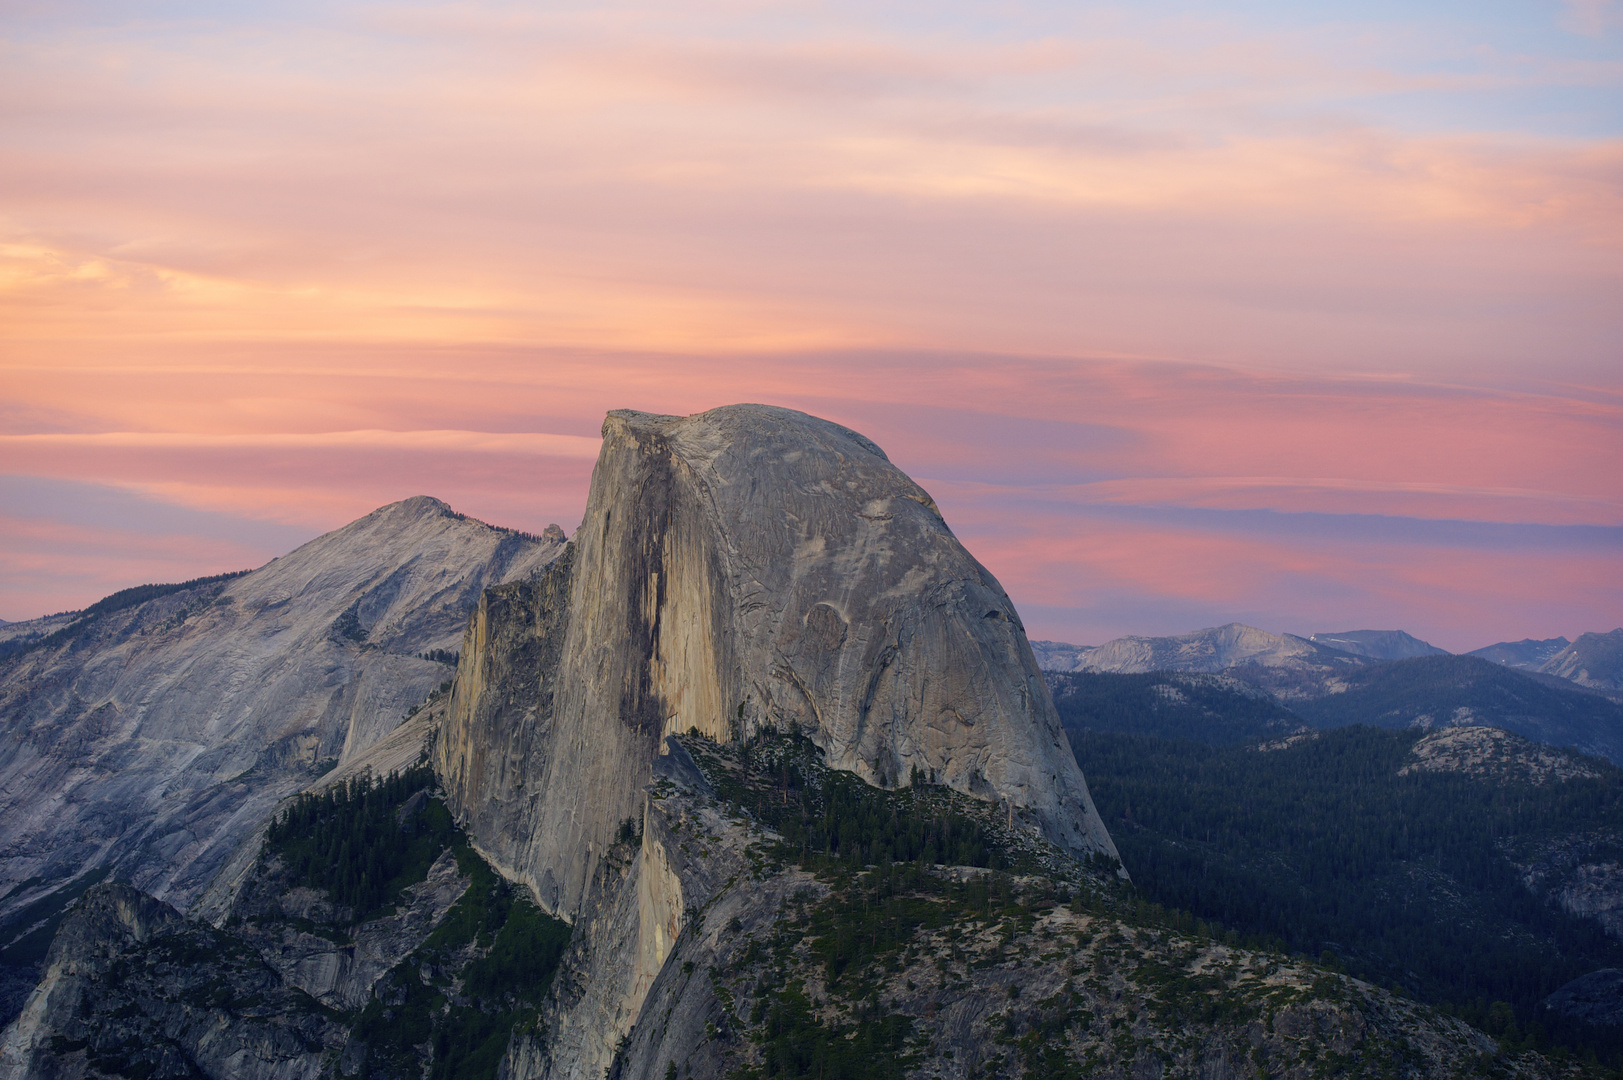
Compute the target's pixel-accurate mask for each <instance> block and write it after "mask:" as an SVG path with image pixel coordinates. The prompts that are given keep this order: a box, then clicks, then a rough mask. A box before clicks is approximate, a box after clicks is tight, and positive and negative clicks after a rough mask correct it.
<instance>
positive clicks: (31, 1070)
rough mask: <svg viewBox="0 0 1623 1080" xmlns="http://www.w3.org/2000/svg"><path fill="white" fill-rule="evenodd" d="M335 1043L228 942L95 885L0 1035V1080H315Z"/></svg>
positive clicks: (147, 902) (295, 999)
mask: <svg viewBox="0 0 1623 1080" xmlns="http://www.w3.org/2000/svg"><path fill="white" fill-rule="evenodd" d="M344 1034H345V1032H344V1029H343V1028H342V1027H340V1026H339V1025H338V1024H336V1023H334V1022H333V1020H332V1018H331V1016H330V1014H328V1013H327V1012H325V1011H324V1010H322V1009H321V1008H320V1007H319V1006H317V1005H316V1003H315V1001H314V1000H313V999H311V998H310V997H309V996H308V995H306V994H304V993H302V992H301V991H298V990H295V989H292V988H290V987H288V986H286V985H284V984H283V983H282V982H281V981H280V980H279V979H278V978H277V977H276V975H275V973H274V972H272V971H271V970H270V969H269V968H268V967H266V966H265V964H264V963H263V962H262V961H261V960H260V958H259V957H258V956H257V955H255V954H254V953H253V951H252V950H251V949H248V948H246V947H244V946H243V945H242V944H241V942H239V941H237V940H236V939H234V938H232V937H231V936H230V935H227V934H223V933H221V932H220V931H217V930H214V929H213V928H211V927H207V926H203V925H200V924H198V923H194V922H191V921H189V920H187V919H186V918H184V917H183V916H182V915H181V914H180V912H178V911H176V910H175V909H174V908H173V907H171V906H170V905H168V904H165V903H164V902H163V901H161V900H156V899H154V898H153V897H151V896H148V895H146V894H145V893H142V892H140V891H139V890H136V889H132V888H130V887H129V886H127V885H117V884H104V885H98V886H96V887H95V888H94V889H92V890H91V891H90V892H89V893H87V894H86V895H85V897H84V899H83V901H81V902H80V903H79V904H78V905H77V906H76V907H75V908H74V909H73V911H72V912H70V913H69V915H68V918H67V919H66V921H64V923H63V924H62V928H61V930H60V931H59V932H58V933H57V936H56V940H55V942H54V943H53V944H52V946H51V952H50V955H49V957H48V958H47V960H46V967H45V978H44V979H43V980H42V981H41V982H40V985H39V986H38V987H37V988H36V989H35V991H34V993H33V995H32V996H31V997H30V998H29V1001H28V1005H27V1006H26V1007H25V1008H24V1010H23V1014H22V1016H21V1017H19V1018H18V1020H17V1021H16V1023H14V1024H12V1025H11V1026H10V1027H8V1028H7V1029H6V1030H5V1032H4V1036H3V1043H0V1077H3V1078H4V1080H56V1078H68V1077H80V1076H85V1075H87V1074H88V1075H112V1076H130V1075H135V1076H154V1077H185V1076H197V1075H199V1074H201V1075H204V1076H209V1077H225V1076H230V1077H240V1078H243V1080H314V1078H315V1077H316V1076H318V1075H319V1074H320V1073H321V1071H322V1065H323V1061H324V1058H327V1057H330V1056H333V1055H335V1054H336V1053H337V1051H338V1050H339V1049H340V1048H341V1047H342V1045H343V1038H344Z"/></svg>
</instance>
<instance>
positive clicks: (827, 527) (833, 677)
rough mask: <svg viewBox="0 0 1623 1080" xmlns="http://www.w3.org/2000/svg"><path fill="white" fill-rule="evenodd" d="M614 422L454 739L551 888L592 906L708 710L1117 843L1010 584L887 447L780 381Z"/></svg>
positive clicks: (510, 607)
mask: <svg viewBox="0 0 1623 1080" xmlns="http://www.w3.org/2000/svg"><path fill="white" fill-rule="evenodd" d="M603 435H604V442H603V449H602V452H601V455H600V457H599V459H598V463H597V467H596V469H595V471H594V472H593V476H592V490H591V495H590V498H589V500H588V504H587V511H586V518H585V520H584V522H583V523H582V525H581V528H580V531H579V532H578V533H577V534H576V537H575V541H574V545H573V548H574V550H573V553H572V558H571V559H570V560H569V561H568V563H567V564H566V563H564V562H563V561H562V560H561V561H560V564H559V565H558V566H556V567H555V568H554V569H553V570H552V571H551V572H549V575H548V577H547V578H546V579H545V580H544V581H543V582H541V583H539V584H538V585H536V586H534V587H525V588H526V589H528V591H525V589H510V590H505V591H504V590H495V591H494V592H493V593H491V594H489V595H487V596H486V598H485V599H484V600H483V601H481V604H480V608H479V610H478V612H477V613H476V615H475V617H474V618H473V620H472V621H471V623H470V625H469V627H468V631H467V635H466V637H465V639H464V646H463V652H462V660H461V668H460V670H459V673H458V679H457V687H456V690H455V692H454V695H453V699H452V703H451V712H450V717H449V719H448V722H447V725H446V728H445V730H444V731H443V732H442V735H441V738H440V740H439V743H438V747H437V751H436V753H437V762H438V766H439V770H440V773H441V775H442V776H443V777H444V778H445V783H446V789H447V792H448V795H449V797H450V799H451V803H452V805H453V807H454V808H455V809H456V812H457V813H458V814H459V816H460V817H461V818H462V819H463V820H465V821H466V822H467V823H468V825H469V829H470V832H471V834H472V835H473V836H474V838H475V839H476V842H477V843H478V844H479V845H480V846H481V848H482V850H484V851H485V853H486V854H487V856H489V857H490V858H492V859H493V860H494V861H495V862H496V863H497V864H498V865H500V866H502V867H503V868H504V869H505V870H506V871H507V872H509V873H511V874H513V875H514V876H516V877H518V878H520V879H522V880H525V881H527V882H528V883H529V884H530V885H531V886H532V887H533V888H535V890H536V892H537V894H538V895H539V896H540V898H541V900H542V902H543V903H544V904H546V905H547V906H548V907H549V908H551V909H552V910H554V911H556V912H558V913H561V914H563V915H565V916H566V917H569V916H572V915H573V913H575V912H576V911H577V910H578V909H579V907H580V904H581V902H582V899H583V897H584V896H585V894H586V891H587V888H588V885H589V883H590V881H591V879H592V876H593V874H594V873H595V870H596V862H597V859H598V857H599V856H600V854H601V853H602V852H603V851H604V850H605V849H606V848H607V847H608V845H609V844H610V843H611V842H612V839H613V835H614V832H615V830H616V828H617V827H618V825H619V823H620V822H621V821H623V820H625V819H627V818H631V817H633V816H634V815H637V814H640V812H641V809H642V788H643V786H644V785H645V784H646V783H647V782H648V781H649V779H650V775H651V774H650V769H651V766H652V762H653V759H654V758H655V757H656V756H657V755H658V754H659V752H660V747H661V745H662V742H663V739H664V737H665V736H666V735H667V734H670V733H673V732H686V731H688V730H690V729H692V728H697V729H698V730H699V731H700V732H701V733H704V734H706V735H709V736H711V737H713V738H716V739H720V740H726V739H729V738H731V737H732V736H733V735H735V734H748V733H749V732H750V731H753V730H755V729H757V728H759V727H761V726H766V725H771V726H779V727H786V726H788V725H789V724H791V723H795V724H799V725H800V727H801V728H802V729H803V730H805V731H807V732H808V733H809V734H810V735H811V737H812V738H813V739H814V740H815V741H817V743H818V744H819V745H820V746H821V747H822V748H823V749H824V751H825V752H826V753H827V755H828V760H829V764H830V765H833V766H835V767H838V768H843V769H848V770H851V771H853V772H856V773H858V774H859V775H861V776H862V777H864V778H865V779H866V780H868V781H869V782H871V783H875V784H879V785H882V786H896V785H900V784H906V783H909V782H911V778H912V776H913V773H914V770H918V772H919V774H920V775H921V776H923V777H924V778H926V779H933V780H934V781H935V782H938V783H943V784H947V785H950V786H952V787H954V788H957V789H959V790H963V791H967V792H969V793H971V794H974V795H976V796H979V797H981V798H985V799H988V800H992V801H998V802H1002V803H1005V804H1007V806H1008V807H1009V812H1010V814H1011V816H1019V817H1021V818H1023V819H1025V820H1027V821H1029V822H1030V823H1031V824H1032V825H1033V826H1035V827H1037V828H1039V829H1040V830H1041V831H1042V832H1043V833H1044V834H1045V835H1047V836H1048V837H1049V838H1050V839H1052V840H1054V841H1055V842H1056V843H1058V844H1060V845H1061V846H1062V847H1064V848H1066V849H1068V850H1071V851H1074V852H1077V853H1079V854H1086V853H1088V852H1090V851H1105V852H1109V853H1111V854H1114V848H1113V846H1112V844H1111V842H1110V838H1109V835H1108V834H1107V833H1106V831H1105V828H1104V826H1103V824H1102V823H1101V822H1100V820H1099V817H1098V814H1097V813H1096V812H1095V811H1094V808H1093V804H1092V801H1091V799H1090V798H1089V796H1088V791H1087V785H1086V783H1085V782H1084V780H1083V778H1082V774H1081V771H1080V770H1079V769H1078V768H1077V765H1076V762H1075V760H1074V758H1073V757H1072V755H1071V753H1070V750H1069V748H1068V747H1067V746H1066V743H1065V740H1064V737H1063V735H1062V733H1061V729H1060V725H1059V721H1058V718H1057V716H1056V715H1055V712H1054V707H1053V704H1052V702H1051V701H1050V699H1049V695H1048V691H1047V688H1046V687H1045V686H1044V684H1043V681H1042V677H1041V675H1040V673H1039V671H1038V669H1037V665H1036V662H1035V660H1034V659H1033V657H1032V652H1031V648H1030V646H1029V645H1028V644H1027V642H1026V637H1025V631H1024V628H1023V626H1022V625H1021V623H1020V620H1019V617H1018V615H1016V613H1015V611H1014V608H1013V605H1012V604H1011V603H1010V601H1009V598H1008V596H1007V594H1005V593H1004V591H1003V589H1002V588H1001V587H1000V586H999V585H998V583H997V581H996V580H995V579H994V578H993V577H992V575H991V574H989V573H988V572H987V571H986V570H985V568H983V567H982V566H981V565H980V564H979V563H977V562H976V561H975V559H974V558H973V557H971V556H970V555H969V553H968V552H967V551H965V550H964V548H963V547H962V546H961V545H960V544H959V543H958V541H957V539H956V538H954V537H953V535H952V533H951V531H950V530H949V529H948V528H947V526H946V524H945V522H943V521H942V519H941V515H940V512H939V511H938V510H937V508H936V506H935V503H934V501H933V500H932V499H931V498H930V496H929V495H928V494H926V493H925V492H924V490H923V489H922V488H920V487H919V486H918V485H917V484H915V483H913V481H912V480H910V479H909V478H908V477H907V476H906V475H904V474H903V473H902V472H901V471H900V470H898V469H897V468H895V467H894V466H893V465H891V464H890V462H889V460H888V459H886V457H885V455H884V453H883V452H882V451H881V450H880V449H879V448H878V447H877V446H875V445H874V444H873V443H872V442H870V441H869V440H867V439H865V438H863V437H862V436H861V435H858V434H857V433H855V432H852V431H849V430H847V429H845V428H843V427H840V426H838V425H836V424H832V423H828V422H826V421H823V420H818V419H816V418H814V417H810V416H807V415H805V414H803V413H797V412H793V411H790V410H786V409H778V408H770V407H767V406H760V405H738V406H731V407H727V408H722V409H716V410H713V411H711V412H707V413H701V414H698V415H696V416H690V417H685V418H684V417H671V416H656V415H651V414H647V413H637V412H629V411H620V412H614V413H610V414H609V417H608V419H607V420H606V421H605V423H604V425H603ZM565 596H567V598H568V599H567V608H566V610H560V607H559V605H558V601H559V600H560V599H561V598H563V597H565ZM554 657H556V659H554Z"/></svg>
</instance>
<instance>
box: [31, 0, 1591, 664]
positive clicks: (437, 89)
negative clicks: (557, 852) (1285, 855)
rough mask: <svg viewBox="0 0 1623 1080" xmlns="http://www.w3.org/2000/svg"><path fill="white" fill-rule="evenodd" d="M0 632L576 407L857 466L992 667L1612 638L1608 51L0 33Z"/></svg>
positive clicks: (1098, 26)
mask: <svg viewBox="0 0 1623 1080" xmlns="http://www.w3.org/2000/svg"><path fill="white" fill-rule="evenodd" d="M0 50H3V52H0V57H3V62H0V95H3V101H4V103H5V106H4V108H0V387H3V392H0V618H3V619H9V620H17V619H23V618H30V617H34V616H37V615H40V614H43V613H46V612H52V611H58V610H64V609H68V608H75V607H80V606H83V605H84V604H86V603H89V602H91V601H93V600H95V599H96V598H98V597H100V596H102V595H104V594H106V593H109V592H112V591H114V590H116V589H118V588H122V587H125V586H127V585H131V584H136V583H139V582H145V581H164V580H166V581H173V580H182V579H185V578H190V577H195V576H198V575H200V574H206V573H212V572H218V571H223V570H229V569H238V568H242V567H247V566H255V565H259V564H261V563H263V562H265V561H266V560H267V559H269V558H270V557H272V556H274V555H278V554H281V553H283V552H285V551H287V550H289V549H291V548H292V547H294V546H296V545H297V544H299V543H301V542H303V541H304V540H307V539H309V538H310V537H312V536H314V535H316V534H318V533H320V532H322V531H325V530H328V529H332V528H336V527H338V526H340V525H342V524H344V523H345V522H347V521H349V520H351V519H353V518H355V517H357V516H359V515H361V514H364V513H366V512H367V511H369V510H371V509H373V508H375V507H376V506H379V505H381V504H383V503H386V502H389V501H392V500H395V499H399V498H403V497H407V496H410V495H414V494H432V495H435V496H437V497H439V498H442V499H445V500H446V501H447V502H449V503H451V504H452V505H453V506H455V507H456V508H457V509H458V510H462V511H464V512H467V513H469V514H472V515H474V516H477V517H480V518H483V519H485V520H488V521H491V522H494V523H497V524H503V525H509V526H514V527H518V528H524V529H529V530H539V529H540V528H542V527H543V526H545V525H546V524H547V523H548V522H551V521H556V522H558V523H560V524H562V525H563V526H564V527H565V528H566V529H568V530H571V531H572V530H573V528H574V526H575V524H576V523H577V522H578V521H579V518H580V514H581V511H582V507H583V505H584V501H585V496H586V485H587V478H588V475H589V472H590V469H591V464H592V460H593V457H594V455H595V453H596V435H597V427H598V424H599V423H600V421H601V418H602V414H603V413H604V412H605V411H606V410H608V409H611V408H621V407H633V408H641V409H648V410H653V411H659V412H670V413H687V412H693V411H698V410H701V409H705V408H709V407H713V406H716V405H721V404H726V403H731V402H738V401H752V400H753V401H762V402H767V403H771V404H779V405H786V406H790V407H793V408H799V409H804V410H806V411H808V412H812V413H816V414H818V415H821V416H826V417H829V418H830V419H833V420H836V421H839V422H841V423H845V424H848V425H850V426H851V427H854V428H856V429H857V430H859V431H861V432H863V433H864V434H866V435H868V436H870V437H872V438H873V439H874V440H875V441H877V442H878V443H879V444H880V445H881V446H882V447H884V448H885V450H886V451H887V453H889V455H890V456H891V458H892V459H893V460H894V461H895V462H896V463H897V464H898V465H900V466H901V467H902V468H904V469H905V470H907V471H908V472H909V473H910V474H912V475H913V476H914V477H916V478H917V479H918V480H919V481H920V482H921V483H922V484H923V485H924V486H925V487H926V488H927V489H929V490H930V491H931V493H932V494H933V495H934V496H935V497H936V499H937V501H938V502H939V503H940V505H941V507H942V509H943V511H944V513H945V515H946V518H947V520H948V522H949V524H951V525H952V527H953V528H954V530H955V531H956V532H957V533H958V534H959V536H960V537H961V538H963V540H964V541H965V543H966V545H967V546H968V547H969V549H970V550H971V551H973V552H974V553H975V554H976V556H977V557H979V558H980V559H981V560H982V561H983V562H985V563H986V564H987V566H988V567H989V568H990V569H992V570H993V572H994V573H996V574H997V575H998V577H999V579H1000V580H1001V581H1002V582H1003V583H1004V585H1005V586H1006V587H1007V588H1008V589H1009V590H1010V592H1011V594H1012V596H1013V598H1014V600H1015V602H1016V603H1017V604H1018V606H1019V608H1020V611H1021V613H1022V615H1023V617H1024V619H1025V621H1026V623H1027V626H1028V629H1029V630H1030V632H1031V635H1032V636H1033V637H1038V638H1044V637H1047V638H1057V639H1062V640H1070V641H1074V642H1078V643H1096V642H1099V641H1102V640H1105V639H1107V638H1110V637H1115V636H1119V635H1122V634H1128V633H1141V634H1157V633H1177V632H1183V631H1187V630H1192V629H1195V628H1198V627H1201V626H1208V625H1215V624H1219V623H1224V622H1228V621H1230V620H1240V621H1244V622H1248V623H1251V624H1253V625H1258V626H1261V627H1264V628H1266V629H1269V630H1274V631H1280V630H1288V631H1292V632H1298V633H1308V632H1312V631H1318V630H1336V629H1350V628H1354V627H1374V628H1397V627H1401V628H1403V629H1406V630H1408V631H1410V632H1411V633H1415V634H1417V635H1419V636H1421V637H1423V638H1426V639H1428V640H1430V641H1432V642H1434V643H1435V644H1438V645H1440V646H1442V647H1444V648H1449V649H1453V650H1456V651H1462V650H1466V649H1471V648H1476V647H1479V646H1482V645H1486V644H1489V643H1491V642H1493V641H1497V640H1501V639H1506V638H1521V637H1524V636H1534V637H1551V636H1555V635H1558V634H1565V635H1566V636H1568V637H1573V636H1576V635H1577V634H1578V633H1580V632H1582V631H1585V630H1607V629H1610V628H1612V627H1613V626H1616V625H1618V624H1619V623H1623V483H1620V481H1619V479H1618V478H1619V477H1620V476H1623V345H1620V343H1623V304H1619V303H1618V297H1619V296H1623V93H1620V92H1619V91H1620V87H1623V5H1620V4H1618V3H1615V2H1608V0H1581V2H1571V3H1566V4H1558V3H1545V4H1534V3H1502V4H1494V5H1481V4H1476V5H1466V4H1446V5H1435V6H1432V7H1430V8H1428V9H1427V11H1426V12H1423V13H1416V12H1415V11H1414V10H1413V9H1412V6H1409V5H1405V6H1401V7H1400V6H1398V5H1395V4H1377V5H1369V4H1361V5H1352V4H1345V3H1343V4H1334V3H1332V4H1320V5H1314V6H1313V7H1312V8H1311V9H1304V8H1302V7H1300V6H1299V5H1284V4H1277V3H1234V4H1227V5H1222V6H1212V5H1200V4H1191V3H1154V4H1148V5H1134V6H1133V7H1131V8H1128V7H1112V6H1104V5H1080V6H1078V5H1061V4H1044V3H1038V4H1030V5H1024V6H1005V5H989V4H950V3H949V4H945V5H930V6H928V7H924V6H915V5H897V4H893V5H882V6H878V7H875V6H873V5H857V4H850V3H827V4H804V3H782V4H767V3H753V4H751V3H737V2H728V3H698V4H684V5H680V6H677V5H657V4H649V3H646V2H641V3H637V2H628V3H610V4H594V5H589V6H588V5H568V4H549V5H517V4H513V5H507V4H458V5H443V4H409V3H398V2H382V3H367V4H350V3H337V4H325V5H314V4H301V3H294V4H283V5H274V6H273V5H259V4H249V5H238V6H233V7H232V8H230V9H229V10H216V9H215V8H213V7H209V6H205V5H200V4H195V3H184V2H174V3H140V4H117V5H115V4H109V3H94V2H90V3H71V4H53V5H13V6H11V7H9V8H8V9H7V11H6V13H5V14H3V15H0Z"/></svg>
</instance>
